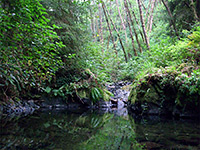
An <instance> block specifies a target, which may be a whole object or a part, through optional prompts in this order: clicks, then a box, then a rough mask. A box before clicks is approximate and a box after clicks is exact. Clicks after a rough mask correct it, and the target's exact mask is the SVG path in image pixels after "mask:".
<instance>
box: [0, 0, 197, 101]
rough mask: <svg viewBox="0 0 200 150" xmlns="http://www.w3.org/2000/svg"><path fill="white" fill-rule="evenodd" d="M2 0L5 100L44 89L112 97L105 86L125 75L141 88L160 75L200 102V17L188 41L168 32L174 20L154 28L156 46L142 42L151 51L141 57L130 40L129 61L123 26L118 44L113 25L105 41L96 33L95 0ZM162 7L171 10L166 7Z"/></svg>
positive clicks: (0, 77)
mask: <svg viewBox="0 0 200 150" xmlns="http://www.w3.org/2000/svg"><path fill="white" fill-rule="evenodd" d="M1 2H2V5H1V6H0V12H1V13H0V31H1V32H0V47H1V51H0V72H1V74H0V97H1V98H0V103H10V102H12V101H18V100H20V99H40V98H41V96H42V95H45V96H52V97H57V96H59V97H63V98H64V99H66V100H69V99H74V98H75V99H77V100H79V101H81V99H82V98H89V99H91V100H92V101H93V102H96V101H97V100H99V99H104V100H108V99H109V96H110V95H112V94H111V93H109V92H108V91H107V90H106V89H105V87H104V85H105V83H107V84H109V83H112V82H115V81H118V80H131V81H133V89H140V87H141V86H142V85H145V87H146V86H148V84H149V83H151V81H153V80H156V81H158V82H159V84H160V86H163V87H165V86H166V85H168V86H170V87H172V89H174V90H175V91H176V92H175V93H176V94H177V96H176V97H175V101H176V103H177V104H179V103H180V104H182V103H183V102H181V99H183V97H188V98H189V99H194V101H195V103H198V98H199V96H198V95H199V94H200V87H199V83H200V81H199V78H200V77H199V76H200V69H199V61H200V27H199V23H196V24H194V22H192V23H191V24H192V25H191V26H190V28H189V29H191V30H190V31H187V30H183V32H181V39H180V40H178V38H177V37H174V36H173V35H172V34H171V33H169V32H171V31H169V32H167V31H166V30H167V27H166V26H167V25H168V24H167V23H166V22H164V21H163V22H162V23H160V24H157V26H156V27H154V29H153V30H152V34H151V40H150V44H151V47H150V50H147V47H146V46H145V44H144V43H142V42H141V43H142V44H141V45H142V49H143V52H142V53H138V56H134V55H133V51H132V45H131V44H130V39H128V41H129V43H126V47H125V50H127V52H128V54H129V57H128V62H125V61H124V54H123V52H122V50H121V49H122V47H121V46H120V44H119V42H118V41H119V38H118V37H117V36H116V34H117V33H116V32H115V33H114V35H115V37H117V38H116V42H115V43H118V44H116V51H114V48H113V43H112V42H111V40H110V35H108V30H107V29H106V28H107V27H106V26H104V30H105V31H102V32H104V34H105V35H104V36H105V39H106V38H108V41H106V42H104V43H102V42H101V40H100V38H99V37H100V35H99V33H96V34H95V35H91V31H89V29H88V28H89V27H88V24H89V23H90V22H89V20H90V19H92V18H91V16H90V15H89V13H88V11H89V10H90V11H91V9H94V10H95V11H96V10H97V9H98V8H97V5H95V3H91V1H85V2H80V1H56V2H55V1H53V0H48V1H46V0H41V1H40V2H39V1H38V0H34V1H31V0H25V1H22V0H19V1H14V0H9V1H6V0H1ZM99 3H101V2H98V3H97V4H98V5H99ZM133 3H135V2H133ZM111 9H112V7H111V8H110V10H111ZM134 9H135V8H134ZM159 11H160V12H162V11H163V9H162V6H160V8H159ZM113 14H114V16H116V13H113ZM161 14H162V13H161ZM96 18H99V16H96ZM158 18H162V17H161V16H158ZM104 24H106V23H105V22H104ZM163 24H166V25H165V27H164V29H162V27H163ZM116 25H117V23H116ZM180 29H182V28H180ZM113 30H114V29H113ZM137 30H139V29H137ZM121 32H122V31H120V34H121ZM122 33H123V32H122ZM158 37H159V38H158ZM94 38H95V39H94ZM95 40H96V41H95ZM122 40H124V41H125V37H122ZM140 40H141V41H142V39H140ZM135 44H136V42H135ZM136 49H138V47H137V46H136ZM115 52H117V53H115ZM145 90H148V88H147V89H145ZM145 92H147V91H145ZM195 95H197V96H195ZM190 96H191V97H190ZM193 96H194V97H195V98H193ZM136 97H137V95H136Z"/></svg>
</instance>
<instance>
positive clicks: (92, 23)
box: [90, 9, 96, 41]
mask: <svg viewBox="0 0 200 150" xmlns="http://www.w3.org/2000/svg"><path fill="white" fill-rule="evenodd" d="M90 17H91V30H92V37H93V38H94V41H96V35H95V23H94V16H93V13H92V10H91V9H90Z"/></svg>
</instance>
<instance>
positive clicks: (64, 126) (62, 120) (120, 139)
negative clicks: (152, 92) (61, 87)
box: [0, 110, 200, 150]
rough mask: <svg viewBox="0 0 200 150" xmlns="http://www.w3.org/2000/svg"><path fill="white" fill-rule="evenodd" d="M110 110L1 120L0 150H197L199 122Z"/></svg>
mask: <svg viewBox="0 0 200 150" xmlns="http://www.w3.org/2000/svg"><path fill="white" fill-rule="evenodd" d="M124 112H125V113H120V112H118V111H113V113H103V112H102V111H98V112H96V111H67V110H64V111H43V112H37V113H35V114H33V115H31V116H28V117H23V118H19V119H17V118H15V119H11V120H10V119H8V118H6V119H5V118H4V119H2V118H1V125H0V127H1V130H0V149H2V150H140V149H149V150H150V149H152V150H155V149H159V150H160V149H161V150H162V149H168V150H199V149H200V122H199V121H198V120H196V121H194V120H171V119H170V120H169V119H168V120H167V119H162V118H156V117H152V118H146V119H145V118H140V119H134V117H133V116H132V115H129V114H128V113H126V112H127V111H126V110H125V111H124Z"/></svg>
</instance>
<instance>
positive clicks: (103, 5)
mask: <svg viewBox="0 0 200 150" xmlns="http://www.w3.org/2000/svg"><path fill="white" fill-rule="evenodd" d="M101 4H102V8H103V12H104V15H105V18H106V23H107V26H108V30H109V32H110V37H111V39H112V42H113V46H114V50H115V54H116V57H117V55H118V54H117V48H116V44H115V39H114V37H113V35H112V30H111V27H110V22H109V20H108V16H107V13H106V10H105V4H104V3H103V2H102V3H101ZM109 41H110V38H109ZM109 41H108V43H109Z"/></svg>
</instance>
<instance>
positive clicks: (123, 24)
mask: <svg viewBox="0 0 200 150" xmlns="http://www.w3.org/2000/svg"><path fill="white" fill-rule="evenodd" d="M116 5H117V10H118V14H119V17H120V20H121V24H122V28H123V31H124V34H125V39H126V43H127V33H126V26H125V23H124V19H123V18H122V15H121V12H120V9H119V2H118V0H116Z"/></svg>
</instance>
